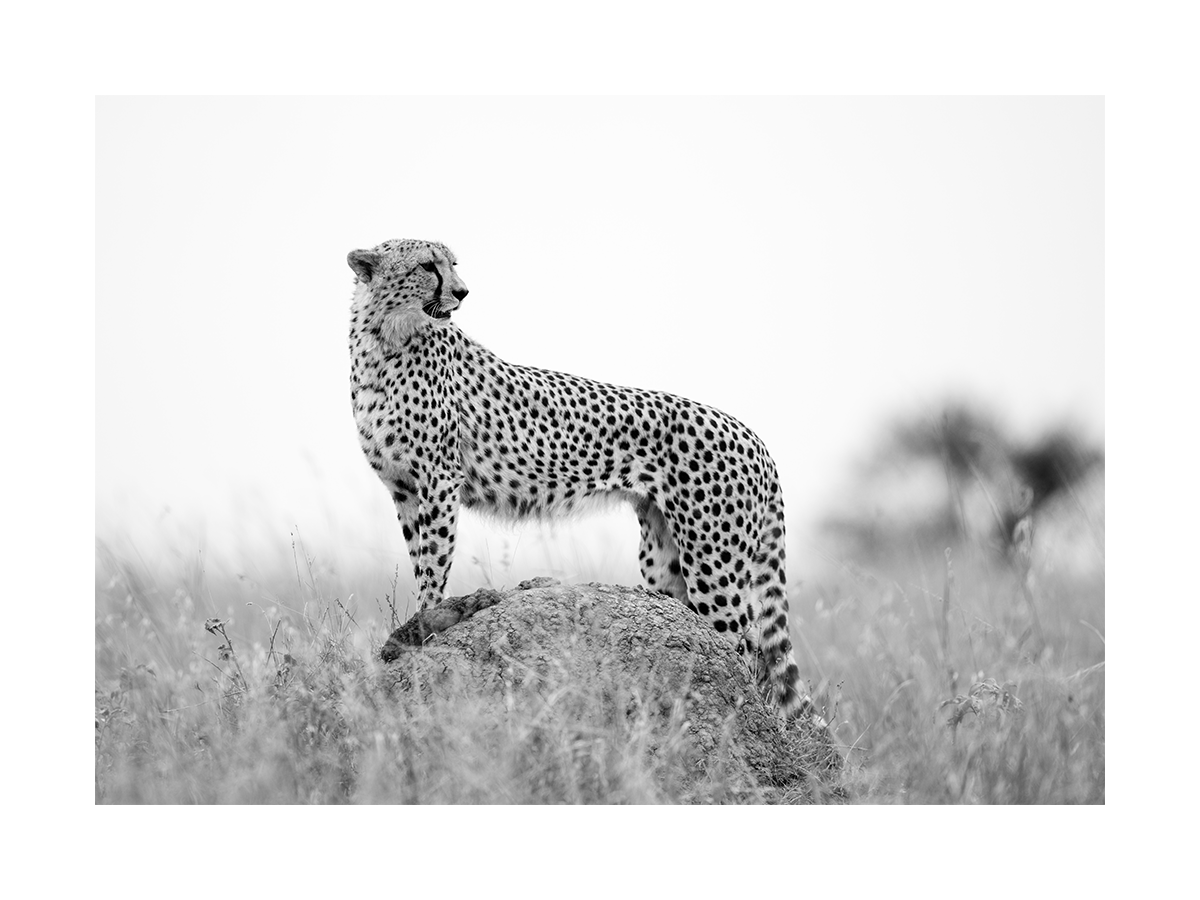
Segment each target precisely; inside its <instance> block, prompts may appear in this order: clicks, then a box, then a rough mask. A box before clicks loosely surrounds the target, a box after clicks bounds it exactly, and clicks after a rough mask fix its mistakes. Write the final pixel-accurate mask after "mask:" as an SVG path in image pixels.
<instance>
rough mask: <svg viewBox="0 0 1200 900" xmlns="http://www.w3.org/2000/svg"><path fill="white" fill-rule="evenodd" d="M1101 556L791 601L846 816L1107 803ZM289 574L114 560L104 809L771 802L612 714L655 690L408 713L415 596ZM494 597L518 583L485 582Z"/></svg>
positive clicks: (102, 556) (965, 548) (588, 689)
mask: <svg viewBox="0 0 1200 900" xmlns="http://www.w3.org/2000/svg"><path fill="white" fill-rule="evenodd" d="M1102 527H1103V526H1102V523H1101V524H1100V529H1101V533H1102ZM1101 547H1102V537H1101V543H1100V544H1098V545H1097V548H1096V553H1095V555H1096V560H1097V563H1098V564H1097V565H1095V566H1093V567H1092V569H1091V570H1090V571H1089V572H1085V573H1084V574H1080V572H1079V571H1077V570H1076V569H1067V568H1061V567H1060V568H1059V569H1056V568H1055V566H1054V565H1053V559H1052V558H1050V559H1041V560H1040V561H1039V562H1038V564H1037V565H1034V566H1033V567H1032V568H1031V570H1030V571H1029V572H1028V573H1027V572H1025V571H1024V570H1023V569H1022V567H1021V566H1019V565H1012V564H1010V563H1008V562H1005V561H1003V560H1000V559H998V558H997V557H995V556H994V555H993V554H991V553H990V551H987V550H986V549H984V548H983V547H981V546H978V545H975V544H971V543H963V544H961V545H956V546H955V547H953V548H952V549H951V550H950V551H949V552H947V550H946V548H945V547H934V546H929V547H920V546H914V547H912V548H909V549H908V550H907V551H906V552H903V553H892V554H887V555H880V556H878V557H877V558H875V559H873V560H871V561H870V564H867V563H864V562H861V561H859V562H853V561H848V560H838V561H836V562H833V561H831V565H830V566H829V571H828V573H827V574H826V575H824V576H821V577H819V578H817V579H815V580H814V581H812V582H810V583H806V584H803V585H800V586H799V587H797V586H795V585H793V587H792V590H791V595H792V611H793V618H794V620H795V625H796V631H795V636H796V637H797V646H798V656H799V659H800V663H801V668H802V669H803V670H804V671H805V672H807V673H810V674H813V673H815V675H816V677H815V678H814V681H817V682H819V683H817V684H816V685H815V687H816V697H817V699H818V703H819V704H822V703H823V704H824V705H825V710H826V715H827V718H829V719H830V720H831V722H832V724H833V726H834V728H835V729H836V732H835V733H836V735H837V737H838V739H839V740H840V741H841V743H842V745H843V748H844V750H845V754H846V756H847V760H848V763H847V771H846V785H847V787H848V789H849V794H850V798H851V799H852V800H854V801H857V802H866V803H1098V802H1099V803H1102V802H1104V639H1103V632H1104V572H1103V551H1102V549H1101ZM277 556H278V558H277V559H276V560H275V561H274V570H273V571H271V570H268V571H267V572H265V573H263V572H262V560H261V559H260V560H258V563H259V572H258V574H257V577H256V579H255V580H253V581H251V580H249V579H247V578H245V577H243V576H241V575H238V574H237V572H236V570H234V569H233V568H231V567H227V566H223V565H214V564H213V563H211V562H203V561H201V560H199V559H198V558H190V559H189V560H188V562H186V563H182V562H176V563H174V564H170V563H168V564H164V566H163V567H162V568H156V567H155V566H153V565H147V564H145V563H144V562H142V561H140V558H139V557H138V555H137V554H136V552H134V551H133V549H132V548H129V547H124V548H121V549H120V550H117V551H113V550H110V549H109V547H108V546H105V545H102V546H101V547H100V548H99V550H98V554H97V569H96V578H97V581H96V780H95V783H96V800H97V802H103V803H218V802H243V803H344V802H355V803H358V802H405V803H414V802H418V803H585V802H593V803H596V802H599V803H654V802H681V801H688V800H693V801H695V800H699V801H712V800H716V801H730V800H734V799H742V800H747V799H753V798H746V797H737V796H735V795H733V794H731V793H730V792H728V791H727V790H725V788H726V786H724V785H722V784H719V783H715V782H714V783H707V784H704V785H700V786H696V785H692V786H691V787H690V788H685V787H684V784H683V779H682V778H681V777H680V770H679V766H680V756H679V754H678V752H676V751H677V750H678V748H679V747H681V746H682V733H681V723H680V722H679V721H663V720H662V719H661V718H655V717H649V716H633V717H629V716H626V715H620V716H614V715H611V714H609V713H610V712H611V709H610V708H611V707H612V704H613V703H614V699H613V698H614V697H620V696H628V695H631V694H635V693H637V692H638V691H641V692H645V691H647V690H649V687H648V686H647V685H640V684H634V683H626V682H623V681H621V680H620V679H616V678H614V679H611V680H609V681H606V682H605V683H602V684H591V685H576V686H574V688H573V689H572V690H565V691H562V692H559V693H556V694H555V695H554V696H553V697H551V698H550V702H547V697H546V696H545V695H543V696H541V697H540V698H537V702H530V703H527V704H524V705H518V708H515V709H514V710H513V711H512V714H510V715H509V716H507V717H505V718H503V720H502V721H498V720H497V719H496V717H494V716H490V715H488V714H487V712H486V711H485V710H483V709H482V708H481V707H480V705H479V704H478V703H477V702H476V701H475V700H474V699H473V698H471V697H462V698H459V699H457V700H455V701H454V702H453V703H449V702H445V701H437V700H430V701H423V702H418V701H415V700H412V699H402V700H399V701H398V700H397V698H396V697H392V696H389V695H388V694H387V691H386V690H385V689H384V687H383V686H382V683H381V681H380V680H379V679H378V678H377V677H376V675H377V673H378V665H377V663H376V662H375V654H376V652H377V649H378V646H379V644H380V642H381V641H382V640H383V638H384V637H386V634H387V632H388V631H389V630H390V628H391V627H392V626H393V624H394V623H395V621H396V620H402V619H404V618H406V617H407V611H406V609H405V601H404V595H405V592H404V590H403V588H400V589H398V590H397V589H396V588H394V587H393V588H389V587H386V586H385V587H384V588H383V589H382V590H374V591H372V592H371V593H372V595H371V596H370V599H369V600H366V601H363V600H360V599H358V598H357V597H356V595H355V594H353V592H352V588H353V586H354V585H355V584H356V583H357V584H364V583H368V582H366V579H365V578H363V577H362V576H361V575H359V574H358V573H355V572H353V571H349V572H342V571H339V570H338V569H337V567H336V566H334V565H325V564H322V563H321V561H320V559H319V557H318V558H317V559H313V558H312V557H311V556H310V555H309V554H306V553H305V552H303V548H302V547H300V546H299V545H296V546H295V547H293V548H288V549H287V550H285V552H284V553H281V554H277ZM163 558H168V557H163ZM179 559H182V557H179ZM463 564H466V565H470V561H469V560H464V561H463V562H462V563H460V565H463ZM372 574H377V573H372ZM1027 575H1028V576H1029V577H1026V576H1027ZM493 577H495V578H496V580H497V581H499V582H500V583H499V584H498V585H497V586H503V585H504V584H509V583H510V582H509V581H508V580H507V578H506V577H505V574H504V572H503V571H501V572H499V573H497V572H492V571H490V570H489V571H488V572H486V573H485V572H484V571H483V569H482V567H481V568H480V570H479V581H480V582H481V583H484V582H488V581H490V580H491V579H492V578H493ZM601 577H602V576H601ZM397 593H398V594H399V599H398V598H397ZM583 722H592V723H595V722H603V723H604V724H603V726H596V725H594V724H593V725H590V726H584V725H581V723H583Z"/></svg>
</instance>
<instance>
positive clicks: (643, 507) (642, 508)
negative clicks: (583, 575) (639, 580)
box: [633, 497, 691, 606]
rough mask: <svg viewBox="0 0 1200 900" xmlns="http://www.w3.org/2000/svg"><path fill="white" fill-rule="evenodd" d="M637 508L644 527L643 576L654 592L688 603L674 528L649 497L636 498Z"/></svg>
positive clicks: (639, 556)
mask: <svg viewBox="0 0 1200 900" xmlns="http://www.w3.org/2000/svg"><path fill="white" fill-rule="evenodd" d="M633 509H634V512H636V513H637V517H638V522H640V523H641V526H642V545H641V549H640V550H639V551H638V565H639V566H640V567H641V569H642V577H643V578H644V579H646V584H647V585H648V586H649V587H650V588H651V589H652V590H656V591H662V592H663V593H664V594H670V595H671V596H672V597H674V598H675V599H677V600H680V601H681V602H683V603H687V602H688V594H687V584H686V583H685V582H684V580H683V570H682V569H681V568H680V566H679V547H678V546H677V545H676V543H675V538H674V537H672V536H671V529H670V527H669V526H668V525H667V520H666V517H665V516H663V514H662V510H660V509H659V508H658V507H657V506H655V505H654V501H653V500H651V499H650V498H649V497H638V498H636V499H635V500H634V503H633ZM688 605H689V606H690V605H691V604H688Z"/></svg>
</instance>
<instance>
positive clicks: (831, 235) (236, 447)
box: [95, 95, 1106, 821]
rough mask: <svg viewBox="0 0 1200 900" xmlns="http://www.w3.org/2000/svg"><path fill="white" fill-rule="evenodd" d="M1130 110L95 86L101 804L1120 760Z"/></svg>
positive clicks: (789, 780)
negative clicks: (1116, 398)
mask: <svg viewBox="0 0 1200 900" xmlns="http://www.w3.org/2000/svg"><path fill="white" fill-rule="evenodd" d="M1105 116H1106V102H1105V98H1104V97H1102V96H1095V95H1073V96H1072V95H1057V96H1034V95H992V96H963V95H959V96H949V95H945V96H938V95H928V96H800V95H790V96H653V97H652V96H647V97H634V96H621V97H604V96H577V97H562V96H553V97H552V96H541V97H535V96H522V97H518V96H491V97H454V96H451V97H446V96H441V97H435V96H395V95H393V96H357V97H333V96H330V97H319V96H309V97H287V96H256V97H235V96H142V97H138V96H100V97H97V98H96V101H95V135H96V159H95V177H96V255H95V265H96V296H95V353H96V356H95V478H96V483H95V503H96V507H95V509H96V512H95V515H96V519H95V530H96V534H95V547H96V558H95V717H96V740H95V802H96V803H97V804H99V805H109V804H116V805H130V804H170V805H176V804H254V805H278V804H347V803H348V804H390V805H402V804H403V805H410V804H425V805H445V804H458V805H483V804H488V805H492V804H505V805H520V806H531V805H539V806H541V805H564V804H566V805H645V804H687V805H691V804H737V805H751V804H771V805H797V806H798V805H808V806H811V805H838V806H852V805H873V806H875V805H933V804H936V805H1009V804H1034V805H1063V804H1104V803H1105V799H1106V798H1105V678H1106V671H1105V662H1106V653H1105V638H1106V626H1105V600H1106V598H1105ZM810 821H818V820H810Z"/></svg>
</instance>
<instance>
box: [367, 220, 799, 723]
mask: <svg viewBox="0 0 1200 900" xmlns="http://www.w3.org/2000/svg"><path fill="white" fill-rule="evenodd" d="M347 261H348V262H349V264H350V267H351V268H352V269H353V270H354V273H355V275H356V276H357V277H356V282H355V290H354V299H353V302H352V305H351V313H350V358H351V375H350V398H351V404H352V406H353V409H354V419H355V423H356V424H357V426H358V435H359V441H360V443H361V445H362V450H363V453H364V454H365V455H366V458H367V462H368V463H370V465H371V468H372V469H374V470H375V474H376V475H378V477H379V479H380V481H382V482H383V484H384V486H385V487H386V488H387V490H388V493H389V494H391V497H392V501H393V503H394V504H395V507H396V515H397V518H398V519H399V520H400V529H401V531H402V533H403V534H404V539H405V541H406V542H407V544H408V553H409V558H410V559H411V561H412V565H413V575H414V577H415V578H416V582H417V591H418V598H417V599H418V612H417V615H416V616H414V617H413V619H411V620H409V622H408V623H406V624H405V625H403V626H401V627H400V628H398V629H397V630H396V631H395V632H394V633H393V634H392V636H391V637H390V638H389V639H388V641H387V643H386V644H385V646H384V648H383V650H382V656H383V658H384V659H385V660H390V659H394V658H396V657H397V656H398V655H399V654H400V653H401V652H402V650H403V648H406V647H412V646H417V645H420V644H421V643H422V642H423V641H424V640H426V639H427V638H428V637H429V636H430V635H431V634H434V633H436V632H437V631H439V630H442V629H443V628H445V627H450V626H451V625H452V624H454V622H457V621H460V619H461V618H463V617H465V616H464V615H463V613H464V612H465V611H466V608H467V607H464V606H462V605H461V603H458V601H454V600H451V601H447V602H446V603H445V604H443V603H442V601H443V594H444V591H445V586H446V578H447V576H448V574H449V571H450V565H451V563H452V561H453V558H454V545H455V534H456V531H457V524H458V513H459V509H460V508H461V507H466V508H467V509H476V510H479V511H482V512H487V513H489V514H491V515H495V516H499V517H501V518H507V519H510V520H519V519H527V518H532V517H539V518H553V517H560V516H565V515H569V514H570V513H572V512H575V511H577V510H580V509H584V508H586V507H587V506H589V505H591V504H594V503H595V502H597V501H602V500H605V499H611V498H614V497H615V498H619V499H623V500H626V501H628V502H630V503H631V504H632V505H633V508H634V511H635V512H636V514H637V517H638V521H639V523H640V524H641V548H640V552H639V554H638V562H639V565H640V567H641V571H642V576H643V577H644V578H645V580H646V583H647V584H648V585H649V587H650V588H652V589H654V590H658V591H662V592H664V593H667V594H670V595H671V596H673V597H676V598H677V599H678V600H679V601H680V602H682V603H685V604H686V605H687V606H688V608H689V609H691V610H692V611H694V612H695V613H696V614H697V615H699V616H701V617H702V618H703V619H705V620H706V621H707V622H708V623H709V624H711V625H712V627H713V628H714V629H715V630H716V631H718V632H720V633H721V634H722V635H724V636H725V637H727V638H728V640H729V641H730V642H731V643H732V644H734V645H735V646H736V647H737V649H738V650H739V651H740V652H741V653H742V655H743V658H744V659H745V661H746V663H747V665H748V667H749V669H750V671H751V672H754V673H756V675H757V678H758V682H759V686H760V688H761V689H763V691H764V692H765V693H766V694H767V695H768V696H769V697H770V698H771V699H772V701H773V702H774V703H775V704H776V705H777V706H778V708H779V709H780V711H781V712H782V713H783V714H784V715H785V716H787V717H794V716H798V715H805V714H808V713H810V712H811V708H812V707H811V703H810V701H809V699H808V697H807V696H805V694H804V693H803V689H802V686H801V684H800V675H799V670H798V668H797V666H796V662H795V659H794V657H793V653H792V642H791V638H790V637H789V629H788V604H787V598H786V595H785V585H786V577H785V574H784V556H785V537H784V516H783V493H782V491H781V489H780V486H779V477H778V473H777V471H776V468H775V463H774V461H773V460H772V459H771V456H770V454H769V453H768V452H767V448H766V447H765V446H764V445H763V443H762V441H761V440H760V439H759V437H758V435H756V434H755V433H754V432H753V431H751V430H750V429H749V428H747V427H746V426H745V425H743V424H742V423H741V422H739V421H738V420H737V419H735V418H733V417H732V416H729V415H727V414H725V413H723V412H721V411H719V410H716V409H713V408H712V407H709V406H705V405H703V404H701V403H696V402H694V401H692V400H687V399H685V398H683V397H676V396H673V395H671V394H666V393H663V392H661V391H651V390H643V389H640V388H628V387H615V386H613V385H609V384H604V383H602V382H599V381H592V380H590V379H587V378H581V377H579V376H576V375H567V374H564V373H561V372H552V371H548V370H545V369H537V368H533V367H529V366H521V365H515V364H513V363H509V362H505V361H504V360H502V359H500V358H499V357H498V356H496V355H495V354H494V353H492V352H491V351H490V350H488V349H487V348H485V347H483V346H482V345H480V344H478V343H476V342H475V341H473V340H472V339H471V338H469V337H467V336H466V335H465V334H463V333H462V331H460V330H459V329H458V327H457V326H456V325H454V324H452V323H451V322H449V321H447V320H448V319H449V317H450V313H451V312H452V311H453V309H455V308H457V306H458V305H459V303H460V302H461V301H462V299H463V298H464V297H465V296H466V295H467V288H466V285H465V284H463V282H462V280H461V279H460V278H459V277H458V273H457V271H456V269H455V266H456V264H457V260H456V259H455V257H454V254H453V253H452V252H451V251H450V249H449V248H448V247H446V245H444V244H439V243H435V242H429V241H413V240H402V241H385V242H384V243H382V244H380V245H378V246H377V247H374V248H372V249H370V250H354V251H352V252H351V253H350V254H349V255H348V257H347ZM447 306H449V307H450V308H449V309H447V308H446V307H447ZM422 313H424V314H422ZM487 599H490V595H489V597H488V598H487ZM456 604H457V605H456ZM468 605H469V604H468ZM460 607H461V608H460ZM467 614H469V613H467Z"/></svg>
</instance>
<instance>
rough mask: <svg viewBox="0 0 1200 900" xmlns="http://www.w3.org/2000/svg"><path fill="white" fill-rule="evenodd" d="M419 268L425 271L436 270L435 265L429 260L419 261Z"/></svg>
mask: <svg viewBox="0 0 1200 900" xmlns="http://www.w3.org/2000/svg"><path fill="white" fill-rule="evenodd" d="M421 268H422V269H424V270H425V271H426V272H436V271H437V266H436V265H435V264H434V263H431V262H429V263H421Z"/></svg>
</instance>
